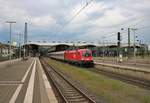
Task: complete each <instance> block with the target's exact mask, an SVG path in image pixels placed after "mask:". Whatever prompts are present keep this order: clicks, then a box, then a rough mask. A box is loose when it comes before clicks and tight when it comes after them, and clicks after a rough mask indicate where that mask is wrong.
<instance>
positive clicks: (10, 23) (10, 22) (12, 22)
mask: <svg viewBox="0 0 150 103" xmlns="http://www.w3.org/2000/svg"><path fill="white" fill-rule="evenodd" d="M6 23H9V25H10V40H9V60H11V33H12V31H11V27H12V24H14V23H16V22H15V21H6Z"/></svg>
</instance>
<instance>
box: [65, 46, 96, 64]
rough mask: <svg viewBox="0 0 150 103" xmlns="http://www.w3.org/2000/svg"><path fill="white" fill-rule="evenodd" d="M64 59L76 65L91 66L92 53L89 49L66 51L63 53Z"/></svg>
mask: <svg viewBox="0 0 150 103" xmlns="http://www.w3.org/2000/svg"><path fill="white" fill-rule="evenodd" d="M64 59H65V61H68V62H72V63H77V64H83V65H89V64H93V57H92V52H91V50H89V49H78V50H67V51H65V52H64Z"/></svg>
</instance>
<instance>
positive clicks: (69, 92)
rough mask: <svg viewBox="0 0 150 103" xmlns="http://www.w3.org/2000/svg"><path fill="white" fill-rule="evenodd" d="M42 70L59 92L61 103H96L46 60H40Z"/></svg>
mask: <svg viewBox="0 0 150 103" xmlns="http://www.w3.org/2000/svg"><path fill="white" fill-rule="evenodd" d="M41 63H42V65H43V66H44V70H45V72H46V74H47V76H48V78H49V80H51V82H52V84H53V85H54V86H53V87H55V90H56V91H57V92H58V93H59V95H60V98H61V99H62V101H61V102H63V103H96V102H95V101H94V100H92V99H91V98H90V97H88V96H87V95H86V94H85V93H84V92H83V91H82V90H80V89H79V88H77V87H76V86H75V85H73V84H72V83H71V82H70V81H68V80H67V79H66V78H65V77H64V76H63V74H61V73H60V72H59V71H58V70H56V69H55V68H54V67H52V66H51V65H49V64H48V63H47V62H46V61H44V60H41Z"/></svg>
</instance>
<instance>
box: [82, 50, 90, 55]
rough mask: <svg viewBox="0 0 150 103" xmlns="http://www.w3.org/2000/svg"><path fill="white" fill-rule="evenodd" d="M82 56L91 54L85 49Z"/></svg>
mask: <svg viewBox="0 0 150 103" xmlns="http://www.w3.org/2000/svg"><path fill="white" fill-rule="evenodd" d="M83 56H84V57H89V56H91V52H90V51H89V50H86V51H84V52H83Z"/></svg>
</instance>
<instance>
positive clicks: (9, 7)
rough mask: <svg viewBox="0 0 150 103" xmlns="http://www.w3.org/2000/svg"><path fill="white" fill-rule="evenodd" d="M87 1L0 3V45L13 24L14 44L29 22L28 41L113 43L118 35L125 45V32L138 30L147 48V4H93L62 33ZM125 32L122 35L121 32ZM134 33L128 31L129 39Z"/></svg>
mask: <svg viewBox="0 0 150 103" xmlns="http://www.w3.org/2000/svg"><path fill="white" fill-rule="evenodd" d="M87 1H89V0H0V15H1V16H0V41H2V42H6V41H8V40H9V31H8V30H9V25H8V24H6V23H5V22H6V21H8V20H14V21H16V22H17V23H16V24H15V25H13V40H17V35H16V34H18V33H24V22H28V26H29V27H28V35H29V40H31V41H39V40H40V41H43V40H48V41H54V40H56V41H94V42H98V41H99V42H102V40H103V39H102V37H103V36H105V37H106V38H105V42H116V37H117V36H116V35H117V32H118V31H120V32H121V33H122V40H123V42H127V28H128V27H130V28H138V30H137V31H136V32H135V33H136V35H137V36H138V38H137V39H139V40H141V41H142V42H144V43H148V44H150V34H149V33H150V19H149V18H150V12H149V11H150V0H94V1H93V2H92V3H91V4H90V5H89V6H88V7H87V8H85V9H84V10H83V11H82V12H81V13H80V14H79V15H78V16H77V17H76V18H75V19H74V20H73V21H72V22H71V23H69V25H67V26H66V27H65V28H64V29H63V30H62V27H63V26H64V25H65V24H66V23H67V22H68V21H69V20H70V19H71V18H72V17H73V16H74V15H75V14H76V12H78V11H79V10H80V9H81V8H82V7H83V6H84V5H85V4H86V2H87ZM121 28H124V31H121ZM132 37H133V31H131V39H133V38H132Z"/></svg>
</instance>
